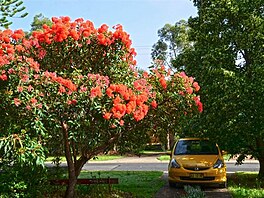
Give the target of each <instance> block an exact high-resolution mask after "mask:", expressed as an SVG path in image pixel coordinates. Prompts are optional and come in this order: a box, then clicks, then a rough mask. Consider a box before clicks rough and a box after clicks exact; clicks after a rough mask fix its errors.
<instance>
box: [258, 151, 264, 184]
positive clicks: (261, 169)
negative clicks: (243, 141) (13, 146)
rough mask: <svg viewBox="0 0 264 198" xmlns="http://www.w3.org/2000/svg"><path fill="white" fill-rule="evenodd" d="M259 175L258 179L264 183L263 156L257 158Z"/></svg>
mask: <svg viewBox="0 0 264 198" xmlns="http://www.w3.org/2000/svg"><path fill="white" fill-rule="evenodd" d="M258 160H259V175H258V177H259V178H260V179H261V180H262V181H264V156H263V157H261V158H259V159H258Z"/></svg>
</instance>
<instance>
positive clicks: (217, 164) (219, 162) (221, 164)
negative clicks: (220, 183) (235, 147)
mask: <svg viewBox="0 0 264 198" xmlns="http://www.w3.org/2000/svg"><path fill="white" fill-rule="evenodd" d="M213 167H214V168H223V167H224V162H223V161H222V160H220V159H218V160H217V161H216V162H215V164H214V166H213Z"/></svg>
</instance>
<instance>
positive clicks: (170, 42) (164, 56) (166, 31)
mask: <svg viewBox="0 0 264 198" xmlns="http://www.w3.org/2000/svg"><path fill="white" fill-rule="evenodd" d="M188 31H189V28H188V24H187V22H186V21H185V20H180V21H179V22H176V23H175V25H170V24H166V25H164V27H163V28H161V29H159V30H158V36H159V40H158V41H157V43H155V44H154V45H153V46H152V52H151V56H152V59H153V60H154V61H155V60H162V61H164V64H165V66H167V67H171V66H173V61H174V60H175V59H176V57H177V56H178V55H180V54H181V52H182V50H183V49H186V48H189V47H191V43H190V42H189V41H188Z"/></svg>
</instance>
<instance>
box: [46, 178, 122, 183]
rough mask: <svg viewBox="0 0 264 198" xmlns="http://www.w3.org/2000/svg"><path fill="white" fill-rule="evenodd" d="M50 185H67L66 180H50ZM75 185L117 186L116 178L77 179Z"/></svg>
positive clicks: (67, 181)
mask: <svg viewBox="0 0 264 198" xmlns="http://www.w3.org/2000/svg"><path fill="white" fill-rule="evenodd" d="M50 183H51V184H56V185H67V184H68V183H69V180H68V179H53V180H50ZM77 184H87V185H90V184H118V178H90V179H77Z"/></svg>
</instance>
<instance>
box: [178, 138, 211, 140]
mask: <svg viewBox="0 0 264 198" xmlns="http://www.w3.org/2000/svg"><path fill="white" fill-rule="evenodd" d="M179 140H209V138H194V137H190V138H180V139H179Z"/></svg>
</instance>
